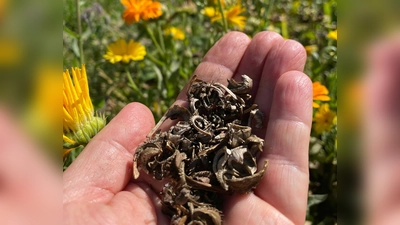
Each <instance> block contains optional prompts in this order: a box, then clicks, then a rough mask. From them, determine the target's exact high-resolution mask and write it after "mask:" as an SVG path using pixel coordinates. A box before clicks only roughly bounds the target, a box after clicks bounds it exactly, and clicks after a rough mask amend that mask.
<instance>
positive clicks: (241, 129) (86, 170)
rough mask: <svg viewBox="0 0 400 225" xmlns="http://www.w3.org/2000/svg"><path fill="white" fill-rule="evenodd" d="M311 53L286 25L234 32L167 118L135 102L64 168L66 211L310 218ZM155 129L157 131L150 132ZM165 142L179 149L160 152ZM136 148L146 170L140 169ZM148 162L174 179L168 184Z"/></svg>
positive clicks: (244, 219) (135, 220)
mask: <svg viewBox="0 0 400 225" xmlns="http://www.w3.org/2000/svg"><path fill="white" fill-rule="evenodd" d="M305 59H306V55H305V51H304V49H303V47H302V46H301V45H300V44H298V43H297V42H295V41H292V40H284V39H283V38H282V37H281V36H279V35H278V34H276V33H272V32H261V33H259V34H257V35H256V36H255V37H253V39H251V40H250V39H249V38H248V37H247V35H245V34H243V33H239V32H230V33H228V34H226V35H225V36H224V37H222V38H221V40H219V41H218V42H217V43H216V44H215V45H214V46H213V47H212V48H211V49H210V50H209V52H208V53H207V54H206V56H205V57H204V59H203V62H202V63H201V64H199V65H198V67H197V69H196V70H195V71H194V73H193V74H196V75H198V77H197V78H192V80H191V83H189V84H187V86H186V87H185V88H184V89H183V91H182V92H181V93H180V95H179V96H178V98H177V101H176V102H175V104H173V106H171V108H170V111H168V112H167V114H166V118H169V119H168V120H165V121H164V123H163V125H161V126H160V127H158V126H157V127H156V128H155V129H154V130H153V131H152V132H151V133H150V131H151V130H152V129H153V128H154V122H153V120H152V119H151V117H152V115H151V113H150V112H149V110H147V109H146V108H144V107H143V106H142V105H139V104H131V105H128V106H127V107H125V109H124V110H122V111H121V112H120V113H119V115H118V116H117V117H115V118H114V119H113V120H112V121H111V122H110V123H109V124H108V125H107V126H106V127H105V128H104V129H103V130H102V131H101V132H100V133H99V134H98V135H97V136H96V137H95V138H94V139H93V140H92V141H91V143H89V145H88V146H87V148H86V149H85V150H84V151H83V152H82V153H81V155H80V156H79V157H78V158H77V159H76V160H75V161H74V163H73V164H71V166H70V167H69V168H68V169H67V170H66V171H65V172H64V184H65V185H64V212H65V215H66V220H68V221H72V222H71V223H73V222H74V221H76V220H77V219H78V218H77V217H78V216H85V219H86V221H104V220H103V219H99V218H108V221H116V222H115V223H118V222H119V223H122V222H121V221H124V223H130V224H145V223H147V224H170V221H171V218H168V217H167V216H165V215H164V214H163V213H162V211H164V213H166V214H167V215H170V216H171V217H173V218H174V219H176V220H175V221H179V222H182V224H188V223H189V222H190V221H196V220H197V221H198V222H197V221H196V223H195V222H193V223H192V224H219V223H221V221H222V223H223V224H229V225H232V224H233V225H234V224H259V223H262V224H268V223H275V224H276V223H285V224H286V223H287V224H291V223H293V224H304V219H305V212H306V203H307V188H308V160H307V157H308V142H309V133H310V126H311V112H312V111H311V110H312V108H311V103H312V100H311V99H312V89H311V82H310V80H309V78H308V77H307V76H306V75H305V74H303V73H302V72H301V71H302V70H303V66H304V63H305ZM244 74H246V75H247V77H248V78H249V79H248V78H247V77H245V76H243V77H242V75H244ZM250 86H251V87H250ZM203 89H204V90H203ZM248 95H250V96H251V99H249V98H248ZM191 98H193V99H191ZM221 99H222V100H221ZM174 105H176V106H174ZM211 111H213V113H211ZM260 112H262V114H263V117H261V116H260V115H261V113H260ZM238 116H239V117H238ZM249 118H251V119H249ZM170 119H175V120H173V121H170ZM177 121H178V122H177ZM172 122H175V123H176V124H174V127H172V126H171V125H173V124H172ZM261 122H262V126H261ZM249 125H250V126H249ZM171 127H172V128H171ZM159 128H160V129H161V131H162V132H158V131H157V130H158V129H159ZM170 129H172V130H170ZM163 132H164V133H163ZM149 133H150V138H149V139H150V140H152V138H154V140H155V141H148V142H144V141H145V140H146V135H147V134H149ZM143 143H144V144H143ZM160 144H161V145H163V146H164V147H165V148H166V149H170V151H165V150H163V151H162V153H160V150H159V149H160V148H159V147H160V146H159V145H160ZM139 145H140V146H141V147H138V146H139ZM174 145H179V146H180V148H179V149H185V151H184V154H182V153H183V150H181V151H176V146H174ZM187 146H193V147H187ZM145 148H146V149H145ZM193 149H195V150H196V151H197V153H193V154H189V152H190V151H193ZM233 149H235V150H233ZM200 150H201V151H200ZM146 152H147V153H146ZM148 152H151V154H150V153H148ZM201 152H203V153H201ZM200 153H201V154H200ZM158 154H160V155H159V157H158V158H157V160H154V159H155V157H154V156H155V155H158ZM134 155H135V157H136V159H137V161H136V162H137V163H138V165H139V166H140V167H141V170H139V171H140V176H139V178H138V179H131V177H132V172H133V171H132V168H133V161H132V159H133V158H134ZM256 155H257V159H256V157H255V156H256ZM266 160H268V168H267V169H265V161H266ZM143 162H145V163H143ZM142 170H144V171H148V172H150V173H151V174H152V176H153V175H154V177H155V178H157V179H162V178H164V177H169V179H171V177H172V178H173V179H171V183H170V184H169V185H167V186H165V187H164V186H160V185H159V183H158V182H157V181H154V179H150V177H149V176H146V173H145V172H142ZM136 172H138V171H136ZM253 181H254V182H253ZM256 185H257V186H256ZM193 187H195V188H193ZM254 187H256V188H255V189H253V188H254ZM163 188H164V192H163V193H164V194H163V196H162V197H161V198H162V200H161V201H160V198H159V197H160V196H159V193H160V192H162V190H163ZM232 192H233V194H226V195H225V194H224V197H223V198H221V201H220V202H219V203H218V204H219V205H218V206H217V207H213V206H212V205H211V202H213V199H214V198H216V197H217V196H218V195H221V193H232ZM236 192H249V193H247V194H239V193H236ZM218 198H219V196H218ZM179 205H181V206H182V207H180V206H179ZM82 208H83V209H85V210H84V211H82V210H79V212H80V213H78V214H75V213H74V212H75V211H76V210H78V209H82ZM74 210H75V211H74ZM219 211H222V212H223V217H222V218H221V216H220V215H221V214H220V212H219ZM85 212H87V214H86V213H85ZM89 212H90V213H89ZM89 215H90V216H89ZM174 215H177V216H174ZM104 223H106V222H104Z"/></svg>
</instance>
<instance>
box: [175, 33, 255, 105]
mask: <svg viewBox="0 0 400 225" xmlns="http://www.w3.org/2000/svg"><path fill="white" fill-rule="evenodd" d="M249 43H250V38H249V37H248V36H247V35H246V34H244V33H242V32H237V31H232V32H229V33H227V34H225V35H224V36H223V37H222V38H221V39H220V40H219V41H217V42H216V43H215V44H214V46H213V47H212V48H211V49H210V50H209V51H208V52H207V54H206V55H205V56H204V59H203V60H202V62H201V63H200V64H199V65H198V66H197V68H196V70H195V71H194V72H193V75H197V77H198V78H199V79H201V80H205V81H208V82H211V81H212V82H219V83H222V84H227V79H229V78H231V77H233V75H234V73H235V71H236V69H237V68H238V66H239V63H240V61H241V60H242V57H243V54H244V52H245V51H246V48H247V46H248V44H249ZM187 87H188V84H186V86H185V87H184V88H183V89H182V91H181V92H180V93H179V95H178V98H177V100H178V101H186V98H187V97H186V90H187Z"/></svg>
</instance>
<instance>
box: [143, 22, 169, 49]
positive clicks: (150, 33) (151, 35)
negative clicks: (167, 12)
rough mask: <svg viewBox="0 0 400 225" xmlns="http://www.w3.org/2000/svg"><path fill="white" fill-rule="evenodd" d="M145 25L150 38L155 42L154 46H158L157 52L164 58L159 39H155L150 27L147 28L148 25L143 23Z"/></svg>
mask: <svg viewBox="0 0 400 225" xmlns="http://www.w3.org/2000/svg"><path fill="white" fill-rule="evenodd" d="M143 25H144V27H145V28H146V31H147V33H148V34H149V36H150V38H151V40H152V41H153V43H154V45H155V46H156V48H157V50H158V51H159V52H160V54H161V55H162V56H163V57H164V51H163V49H162V48H161V46H160V44H159V43H158V41H157V39H156V38H155V37H154V34H153V32H152V31H151V30H150V28H149V26H147V23H143Z"/></svg>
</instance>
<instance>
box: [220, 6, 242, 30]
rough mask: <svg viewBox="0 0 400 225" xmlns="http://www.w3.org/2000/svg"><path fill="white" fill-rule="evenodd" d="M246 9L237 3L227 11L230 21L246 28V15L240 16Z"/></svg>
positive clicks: (226, 15) (227, 17) (226, 14)
mask: <svg viewBox="0 0 400 225" xmlns="http://www.w3.org/2000/svg"><path fill="white" fill-rule="evenodd" d="M245 10H246V9H244V8H242V7H241V6H240V5H236V6H234V7H232V8H230V9H229V10H228V11H227V12H226V13H225V17H226V19H227V21H228V23H230V24H233V25H236V26H238V27H239V28H240V29H241V30H243V29H244V26H245V25H246V19H247V18H246V17H245V16H239V14H240V13H242V12H244V11H245Z"/></svg>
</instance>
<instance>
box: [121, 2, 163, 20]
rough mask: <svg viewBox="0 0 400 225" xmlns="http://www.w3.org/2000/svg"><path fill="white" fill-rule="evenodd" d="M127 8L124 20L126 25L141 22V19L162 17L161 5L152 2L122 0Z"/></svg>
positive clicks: (123, 15) (123, 16)
mask: <svg viewBox="0 0 400 225" xmlns="http://www.w3.org/2000/svg"><path fill="white" fill-rule="evenodd" d="M121 3H122V4H123V5H124V6H125V7H126V9H125V11H124V13H123V14H122V18H123V19H124V20H125V23H126V24H131V23H133V22H139V20H140V19H143V20H149V19H155V18H158V17H160V16H161V15H162V11H161V3H159V2H153V1H151V0H121Z"/></svg>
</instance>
